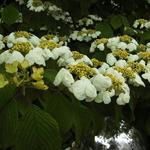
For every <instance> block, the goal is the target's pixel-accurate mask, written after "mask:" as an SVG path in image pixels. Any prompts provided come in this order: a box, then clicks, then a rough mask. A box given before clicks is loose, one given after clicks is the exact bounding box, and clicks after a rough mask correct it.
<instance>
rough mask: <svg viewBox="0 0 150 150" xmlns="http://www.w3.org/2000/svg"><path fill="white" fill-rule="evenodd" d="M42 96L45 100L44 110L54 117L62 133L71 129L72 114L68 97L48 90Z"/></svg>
mask: <svg viewBox="0 0 150 150" xmlns="http://www.w3.org/2000/svg"><path fill="white" fill-rule="evenodd" d="M43 98H44V100H45V110H46V111H47V112H48V113H50V114H51V115H52V116H53V117H54V118H55V119H56V121H57V122H58V124H59V126H60V130H61V131H62V133H65V132H67V131H68V130H69V129H71V127H72V117H73V115H72V105H71V102H70V101H69V99H67V97H65V96H64V95H63V94H62V93H60V92H57V91H55V92H54V91H48V92H46V93H45V94H44V96H43Z"/></svg>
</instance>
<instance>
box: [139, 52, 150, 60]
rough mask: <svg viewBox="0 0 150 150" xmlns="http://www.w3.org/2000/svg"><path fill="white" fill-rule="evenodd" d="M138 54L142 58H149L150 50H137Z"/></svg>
mask: <svg viewBox="0 0 150 150" xmlns="http://www.w3.org/2000/svg"><path fill="white" fill-rule="evenodd" d="M138 56H139V57H140V58H142V59H144V60H150V52H139V53H138Z"/></svg>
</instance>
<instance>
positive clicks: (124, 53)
mask: <svg viewBox="0 0 150 150" xmlns="http://www.w3.org/2000/svg"><path fill="white" fill-rule="evenodd" d="M113 55H114V56H116V57H118V58H120V59H127V57H128V56H129V53H128V52H127V51H126V50H122V49H116V50H115V51H113Z"/></svg>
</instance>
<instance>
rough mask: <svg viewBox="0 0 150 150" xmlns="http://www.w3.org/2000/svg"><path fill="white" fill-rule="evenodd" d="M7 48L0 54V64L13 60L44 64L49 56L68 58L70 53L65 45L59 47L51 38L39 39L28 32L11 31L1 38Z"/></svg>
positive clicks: (9, 62)
mask: <svg viewBox="0 0 150 150" xmlns="http://www.w3.org/2000/svg"><path fill="white" fill-rule="evenodd" d="M3 39H4V38H3ZM3 41H4V42H5V43H6V45H7V47H8V48H9V49H8V50H5V51H4V52H2V53H1V54H0V64H2V63H6V64H12V63H14V62H15V61H17V62H19V63H22V62H23V61H25V60H26V61H28V63H29V65H30V66H32V65H33V64H37V65H43V66H45V65H46V61H47V60H48V59H50V58H52V59H54V60H56V59H58V58H59V57H62V58H65V59H67V58H69V57H70V55H72V53H71V52H70V50H69V48H68V47H66V46H62V47H60V45H59V44H57V43H56V42H54V41H53V40H46V39H42V38H41V39H40V38H38V37H37V36H35V35H33V34H30V33H28V32H24V31H20V32H13V33H11V34H10V35H8V36H6V37H5V39H4V40H3Z"/></svg>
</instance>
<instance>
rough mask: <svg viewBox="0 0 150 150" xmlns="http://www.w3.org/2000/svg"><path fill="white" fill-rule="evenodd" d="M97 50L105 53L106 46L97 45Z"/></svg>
mask: <svg viewBox="0 0 150 150" xmlns="http://www.w3.org/2000/svg"><path fill="white" fill-rule="evenodd" d="M97 48H98V49H99V50H100V51H103V50H104V49H105V46H104V44H103V43H101V44H99V45H97Z"/></svg>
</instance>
